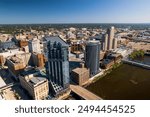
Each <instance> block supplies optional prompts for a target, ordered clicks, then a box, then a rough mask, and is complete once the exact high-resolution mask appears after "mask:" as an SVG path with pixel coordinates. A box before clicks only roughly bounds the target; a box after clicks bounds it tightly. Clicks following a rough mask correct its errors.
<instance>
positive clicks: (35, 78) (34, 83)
mask: <svg viewBox="0 0 150 117" xmlns="http://www.w3.org/2000/svg"><path fill="white" fill-rule="evenodd" d="M43 81H46V78H44V77H33V78H31V79H30V81H29V82H30V83H32V84H33V85H36V84H38V83H40V82H43Z"/></svg>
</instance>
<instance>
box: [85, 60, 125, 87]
mask: <svg viewBox="0 0 150 117" xmlns="http://www.w3.org/2000/svg"><path fill="white" fill-rule="evenodd" d="M122 64H123V63H122V62H120V63H116V64H114V65H113V66H112V67H111V68H109V69H102V70H101V72H100V73H98V74H96V75H95V76H93V77H91V78H90V79H89V80H88V81H87V82H85V83H84V84H83V87H84V88H86V87H88V86H89V85H91V84H92V83H95V82H96V81H98V80H99V79H101V78H103V77H104V76H106V75H107V74H109V73H111V72H112V71H113V70H114V69H117V68H118V67H119V66H121V65H122Z"/></svg>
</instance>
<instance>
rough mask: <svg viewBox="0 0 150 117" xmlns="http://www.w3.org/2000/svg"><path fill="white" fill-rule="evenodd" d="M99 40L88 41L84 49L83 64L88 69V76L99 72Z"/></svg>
mask: <svg viewBox="0 0 150 117" xmlns="http://www.w3.org/2000/svg"><path fill="white" fill-rule="evenodd" d="M99 53H100V42H99V41H89V42H88V43H87V45H86V49H85V66H86V67H87V68H89V69H90V76H94V75H95V74H97V73H98V72H99Z"/></svg>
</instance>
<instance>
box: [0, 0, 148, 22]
mask: <svg viewBox="0 0 150 117" xmlns="http://www.w3.org/2000/svg"><path fill="white" fill-rule="evenodd" d="M149 4H150V1H149V0H61V1H60V0H43V1H41V0H1V1H0V24H35V23H150V15H148V14H149V11H150V7H149Z"/></svg>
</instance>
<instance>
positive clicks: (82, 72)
mask: <svg viewBox="0 0 150 117" xmlns="http://www.w3.org/2000/svg"><path fill="white" fill-rule="evenodd" d="M89 77H90V70H89V69H87V68H85V67H84V66H82V67H81V68H76V69H74V70H72V72H71V78H72V81H74V82H75V83H77V84H78V85H80V86H82V85H83V84H84V83H85V82H87V81H88V80H89Z"/></svg>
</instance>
